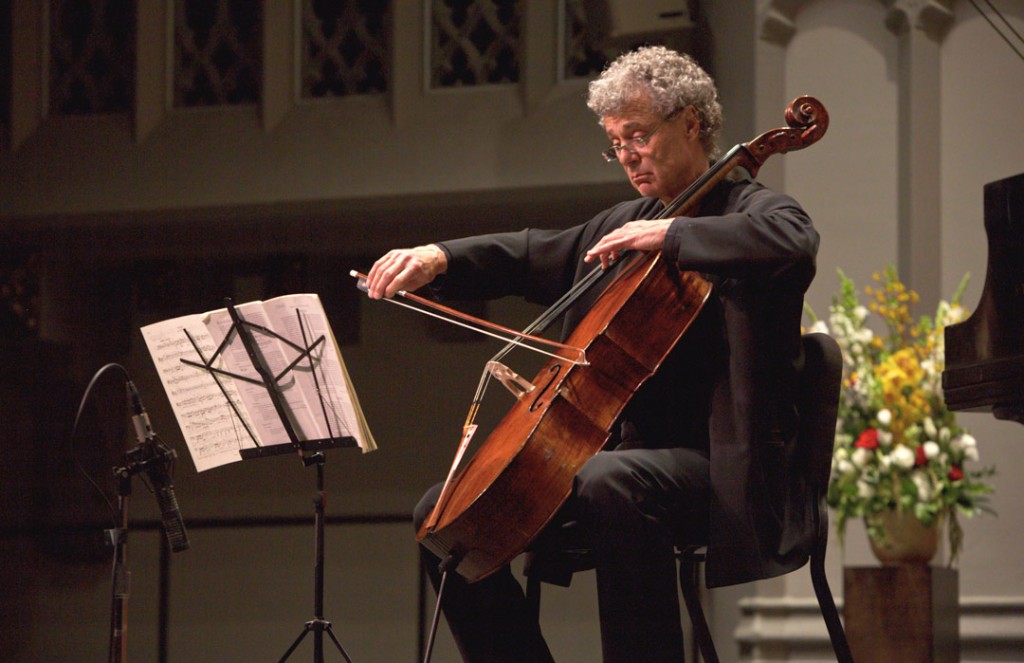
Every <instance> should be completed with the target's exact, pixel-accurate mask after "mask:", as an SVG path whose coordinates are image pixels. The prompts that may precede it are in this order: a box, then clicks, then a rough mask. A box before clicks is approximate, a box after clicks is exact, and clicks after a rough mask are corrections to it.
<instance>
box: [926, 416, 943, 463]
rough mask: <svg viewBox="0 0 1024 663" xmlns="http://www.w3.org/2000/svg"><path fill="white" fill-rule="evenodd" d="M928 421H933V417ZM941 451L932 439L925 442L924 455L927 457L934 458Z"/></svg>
mask: <svg viewBox="0 0 1024 663" xmlns="http://www.w3.org/2000/svg"><path fill="white" fill-rule="evenodd" d="M928 421H931V419H929V420H928ZM939 451H941V449H939V445H938V444H936V443H934V442H932V441H930V440H929V441H928V442H925V443H924V457H925V458H927V459H928V460H932V459H933V458H935V457H936V456H938V455H939Z"/></svg>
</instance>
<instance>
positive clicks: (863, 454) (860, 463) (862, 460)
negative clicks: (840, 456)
mask: <svg viewBox="0 0 1024 663" xmlns="http://www.w3.org/2000/svg"><path fill="white" fill-rule="evenodd" d="M871 455H872V454H871V451H870V450H868V449H865V448H863V447H857V448H856V449H854V450H853V456H852V457H851V458H850V460H852V461H853V464H854V465H856V466H857V467H859V468H863V467H864V466H865V465H867V464H868V462H869V461H870V460H871Z"/></svg>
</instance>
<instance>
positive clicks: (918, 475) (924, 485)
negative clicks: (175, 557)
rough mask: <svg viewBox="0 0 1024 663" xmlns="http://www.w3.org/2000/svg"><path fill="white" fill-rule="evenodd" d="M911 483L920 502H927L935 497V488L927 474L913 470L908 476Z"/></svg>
mask: <svg viewBox="0 0 1024 663" xmlns="http://www.w3.org/2000/svg"><path fill="white" fill-rule="evenodd" d="M910 479H911V481H913V482H914V485H915V486H917V494H918V496H919V497H920V498H921V500H922V501H925V502H927V501H929V500H931V499H932V498H933V497H935V487H934V486H933V485H932V478H931V475H929V474H928V473H927V472H923V471H921V470H915V471H914V472H911V474H910Z"/></svg>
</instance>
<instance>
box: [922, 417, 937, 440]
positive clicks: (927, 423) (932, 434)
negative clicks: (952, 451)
mask: <svg viewBox="0 0 1024 663" xmlns="http://www.w3.org/2000/svg"><path fill="white" fill-rule="evenodd" d="M924 434H925V435H927V436H928V439H929V440H934V439H935V438H936V437H938V435H939V431H938V429H936V428H935V422H934V421H933V420H932V418H931V417H925V418H924Z"/></svg>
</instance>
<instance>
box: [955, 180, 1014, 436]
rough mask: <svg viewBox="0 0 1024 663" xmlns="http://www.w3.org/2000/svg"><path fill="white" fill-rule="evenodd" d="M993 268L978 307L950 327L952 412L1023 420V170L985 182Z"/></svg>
mask: <svg viewBox="0 0 1024 663" xmlns="http://www.w3.org/2000/svg"><path fill="white" fill-rule="evenodd" d="M985 234H986V235H987V236H988V267H987V270H986V273H985V287H984V289H983V290H982V293H981V299H980V300H979V302H978V307H977V308H976V309H975V310H974V312H973V313H972V314H971V316H970V317H969V318H967V319H966V320H964V321H963V322H961V323H959V324H955V325H949V326H948V327H946V331H945V339H946V367H945V370H944V371H943V372H942V390H943V393H944V395H945V399H946V406H947V407H948V408H949V409H951V410H967V411H974V412H991V413H992V414H993V416H995V417H996V418H997V419H1008V420H1011V421H1016V422H1019V423H1022V424H1024V174H1020V175H1015V176H1013V177H1008V178H1006V179H1004V180H998V181H996V182H990V183H988V184H986V185H985Z"/></svg>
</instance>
